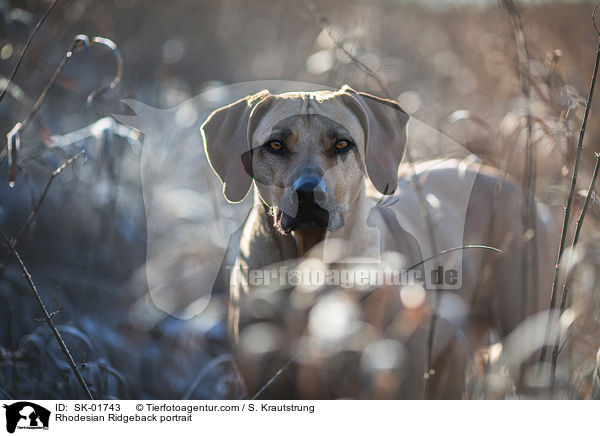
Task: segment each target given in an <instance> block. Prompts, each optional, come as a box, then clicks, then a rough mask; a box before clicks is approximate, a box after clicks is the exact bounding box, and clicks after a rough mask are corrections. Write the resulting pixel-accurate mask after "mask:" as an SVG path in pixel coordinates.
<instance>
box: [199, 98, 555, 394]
mask: <svg viewBox="0 0 600 436" xmlns="http://www.w3.org/2000/svg"><path fill="white" fill-rule="evenodd" d="M406 120H407V116H406V114H404V112H402V110H401V109H400V108H399V107H398V106H397V105H395V103H393V102H389V101H386V100H382V99H377V98H375V97H372V96H368V95H365V94H361V93H356V92H355V91H353V90H351V89H350V88H348V87H344V88H342V89H341V90H339V91H336V92H328V91H323V92H319V93H294V94H284V95H278V96H272V95H270V94H268V92H264V91H263V92H262V93H260V94H257V95H256V96H250V97H248V98H247V99H245V100H243V101H240V102H236V103H234V104H233V105H230V106H228V107H226V108H223V109H220V110H219V111H217V112H215V113H214V114H213V115H211V117H210V118H209V119H208V120H207V122H206V123H205V124H204V125H203V135H204V139H205V148H206V150H207V154H208V157H209V160H210V162H211V165H212V166H213V169H215V171H216V172H217V174H218V175H219V177H220V178H221V180H222V181H223V182H224V185H225V186H224V193H225V195H226V196H227V197H228V199H230V200H233V201H239V200H241V198H243V196H244V195H245V192H247V191H248V189H250V185H249V183H250V179H252V181H253V183H254V186H255V190H254V201H255V206H254V208H253V210H252V212H251V213H250V215H249V217H248V219H247V221H246V223H245V226H244V229H243V233H242V238H241V243H240V252H239V255H238V259H237V262H236V267H238V268H242V269H248V270H252V269H262V268H265V267H268V266H270V265H280V264H281V262H284V261H289V262H293V263H298V262H300V261H302V260H303V259H305V258H308V257H314V258H317V259H323V257H324V256H326V254H327V253H326V252H327V249H328V244H329V243H332V241H333V242H334V241H339V240H343V241H345V242H346V244H345V246H344V253H343V254H344V256H345V258H353V257H356V258H358V257H361V258H364V257H372V258H377V257H378V256H380V255H381V253H383V252H390V251H392V252H398V253H401V254H403V255H404V258H405V262H406V265H413V264H414V263H416V262H418V261H419V260H420V259H421V258H422V252H421V250H422V249H423V246H424V244H426V243H425V242H424V241H427V240H428V238H429V237H428V235H427V234H418V233H419V231H415V232H414V233H417V234H411V233H410V234H409V232H407V233H406V236H405V237H404V236H402V237H399V235H398V230H397V229H394V228H390V226H389V223H388V222H384V220H383V218H382V216H380V215H378V214H374V213H373V212H372V211H373V210H374V209H373V208H374V206H375V205H376V202H377V201H378V199H379V198H380V197H382V194H386V195H387V194H390V193H391V191H392V190H393V188H394V187H395V182H394V183H393V184H390V183H389V182H388V180H389V178H390V171H393V173H392V174H391V175H392V176H393V177H394V180H396V177H397V169H398V164H399V163H400V159H401V158H402V155H403V152H404V141H405V135H406V130H405V129H406ZM239 126H242V128H239ZM282 126H283V127H285V128H287V129H289V131H290V135H289V136H288V137H287V138H286V146H287V148H288V152H287V153H288V154H287V155H286V158H285V159H284V158H280V157H278V156H276V155H273V154H269V153H268V152H264V150H263V149H261V145H262V144H264V142H265V141H266V140H268V138H269V135H271V134H272V132H273V130H274V129H277V128H279V127H282ZM336 126H337V127H339V126H341V128H343V129H345V131H346V133H347V134H348V135H350V136H351V137H352V139H353V140H354V141H355V142H356V151H355V152H353V153H348V154H347V155H346V157H345V158H342V157H339V156H338V157H332V156H331V155H329V154H327V153H329V151H328V150H329V149H330V148H331V147H332V142H331V139H330V138H328V137H327V132H330V131H331V129H334V128H337V127H336ZM232 132H233V133H232ZM249 149H250V150H253V152H252V153H251V157H249V156H248V155H246V158H245V159H246V161H245V163H244V165H245V167H246V171H247V172H248V171H249V172H250V176H251V177H250V178H249V179H246V176H244V174H240V171H242V170H241V168H242V167H241V166H240V164H239V159H240V158H239V156H240V155H243V154H244V153H246V152H247V151H248V150H249ZM260 150H262V151H260ZM242 160H243V159H242ZM309 164H310V165H313V166H315V167H317V168H319V169H320V170H322V172H323V182H324V183H325V185H326V186H327V189H328V193H329V195H328V198H327V203H326V204H325V205H324V207H325V208H326V209H327V210H328V211H329V226H328V228H326V229H325V228H323V229H298V230H294V231H292V232H291V233H287V234H284V233H282V232H281V229H277V228H276V227H277V225H276V224H277V223H276V222H274V221H276V219H274V217H273V216H272V213H274V212H273V211H274V210H275V211H277V210H291V211H292V212H293V211H294V204H293V202H292V203H290V201H291V200H290V198H293V197H290V187H291V186H292V184H293V182H294V178H295V177H296V176H297V174H298V171H300V170H301V169H302V168H303V167H306V165H309ZM232 168H233V169H232ZM236 168H237V170H236ZM405 170H407V169H406V168H405ZM411 170H412V168H409V169H408V170H407V174H405V175H401V177H400V179H399V180H400V186H401V190H400V192H398V193H397V194H396V196H397V197H398V198H399V199H400V200H399V201H398V202H397V203H395V204H394V205H393V207H390V210H392V211H393V213H394V214H395V216H396V217H398V220H399V222H401V223H402V226H403V227H406V226H408V227H407V228H415V229H418V228H423V225H422V222H423V220H424V218H423V215H422V212H421V208H422V204H421V203H420V201H417V200H415V198H414V196H413V197H411V196H408V195H404V194H405V193H406V192H405V191H403V190H402V187H403V186H404V187H407V186H409V184H410V183H411V180H412V177H413V176H412V174H411ZM416 171H417V175H418V177H419V179H420V180H421V182H420V184H421V186H420V188H421V189H422V190H423V191H424V192H430V193H434V194H435V196H436V198H437V199H438V201H440V202H441V204H442V205H443V207H442V208H441V209H443V210H444V211H445V213H446V215H447V217H448V218H447V220H446V221H445V225H440V226H437V227H436V230H435V232H436V239H437V246H438V249H439V250H441V249H445V248H448V247H447V246H446V245H444V244H448V243H449V242H448V241H450V240H451V239H452V238H451V237H452V236H453V235H454V232H456V231H457V229H458V228H459V227H460V231H461V232H463V231H464V233H463V234H464V237H463V242H464V244H485V245H490V246H493V247H500V248H501V249H502V250H503V254H502V255H497V254H494V253H488V252H486V251H484V250H466V251H464V253H463V254H462V268H463V270H462V271H463V275H462V288H461V289H460V290H459V291H452V294H453V295H454V296H458V298H459V299H460V300H461V301H462V302H463V303H464V305H465V306H466V307H467V308H469V316H468V317H467V318H466V319H464V320H463V321H461V323H460V325H458V326H456V325H450V324H447V323H445V322H444V320H441V321H439V322H438V323H437V329H436V332H435V335H434V349H433V361H434V362H435V369H436V374H435V376H433V377H432V380H433V383H432V389H433V390H432V393H431V395H430V397H433V398H457V397H460V396H461V395H462V379H463V376H464V372H465V368H466V365H467V362H466V359H467V356H466V355H465V352H464V349H463V348H461V346H460V344H458V343H457V341H456V336H457V332H459V331H460V332H461V333H462V334H464V337H465V338H467V342H468V344H466V346H468V347H470V348H471V349H473V350H475V349H477V348H478V347H479V346H480V345H481V340H482V338H483V336H484V333H485V331H486V330H488V329H490V328H494V329H495V330H496V331H497V332H499V333H500V335H501V336H505V335H506V334H508V333H509V332H510V331H512V330H513V329H514V328H515V327H516V326H517V325H518V323H519V322H520V321H522V320H523V319H524V318H525V317H526V316H528V315H530V314H532V313H534V312H536V311H539V310H541V309H543V308H544V305H545V304H546V303H547V301H548V298H547V295H546V294H544V292H541V290H544V291H547V290H548V289H549V288H550V283H548V281H547V279H548V277H551V274H550V273H549V270H550V268H551V267H552V256H553V253H554V251H553V246H554V245H555V242H554V240H553V238H550V237H549V236H548V235H549V234H551V233H549V232H551V229H550V228H549V226H550V224H549V223H548V222H544V221H542V220H540V221H539V222H538V224H537V232H538V233H537V235H536V236H537V238H536V240H537V241H538V249H539V250H538V263H539V274H538V283H539V289H536V290H534V291H531V295H529V296H528V304H527V307H526V308H524V309H523V308H522V307H521V301H522V300H521V294H522V293H521V285H522V281H521V277H520V271H521V261H522V256H523V254H522V252H523V247H524V244H523V242H522V236H523V234H524V233H525V229H523V228H522V224H521V209H520V198H521V195H522V194H521V191H520V190H519V189H518V188H517V187H516V186H514V185H513V184H511V183H510V182H508V181H506V180H504V179H502V177H501V176H500V175H499V174H498V173H497V172H496V171H495V170H493V169H490V168H485V167H477V166H474V165H471V166H469V165H466V166H465V164H464V163H461V162H458V161H448V162H445V163H442V164H441V165H438V166H437V167H435V168H433V169H431V168H429V169H428V168H427V165H425V166H422V167H418V168H417V169H416ZM232 175H233V177H232ZM469 177H470V178H469ZM469 180H471V182H469ZM473 180H474V184H473V182H472V181H473ZM391 185H393V186H391ZM390 186H391V187H392V189H388V188H389V187H390ZM367 188H368V190H369V192H368V193H367ZM378 191H379V192H378ZM464 192H467V193H468V192H470V196H469V197H468V205H467V206H466V207H467V210H466V215H465V219H464V220H462V221H461V220H460V219H457V220H456V222H454V221H452V217H453V216H454V215H453V211H458V212H460V211H459V210H458V209H459V208H460V207H461V206H459V205H458V198H459V196H460V194H461V193H462V194H464ZM386 195H383V196H384V197H385V196H386ZM463 225H464V228H463ZM374 241H379V243H376V242H374ZM415 241H418V243H415ZM419 245H420V247H419ZM289 292H290V291H289V290H285V291H284V290H281V291H280V292H279V294H273V293H270V294H268V295H267V296H264V295H266V294H264V292H263V291H261V290H257V289H253V288H252V287H250V286H248V285H247V284H245V283H243V282H241V283H240V282H235V283H232V288H231V296H230V307H229V328H230V336H231V340H232V347H233V350H234V355H235V359H236V365H237V367H238V370H239V372H240V374H241V377H242V378H243V380H244V381H245V383H246V385H247V387H248V392H249V395H250V396H252V395H253V394H255V393H256V392H257V391H258V390H259V389H260V388H261V387H262V386H263V385H264V383H265V382H266V381H267V380H269V378H270V377H271V376H272V375H273V374H275V373H276V372H277V370H278V369H280V368H281V367H282V366H284V365H285V363H286V362H287V361H288V360H289V359H290V358H292V356H294V354H295V352H296V351H295V350H297V347H296V345H297V342H296V341H298V340H299V338H301V336H302V335H303V334H304V333H303V332H304V329H305V327H306V318H305V317H306V314H300V315H298V316H300V318H299V319H300V320H299V321H298V320H295V318H293V317H289V316H288V315H286V313H287V312H285V307H287V305H288V304H289V300H288V298H289V296H290V294H289ZM381 292H382V293H380V294H378V296H374V297H373V298H372V300H371V301H369V302H367V303H366V304H365V305H364V306H363V311H364V313H363V316H364V319H368V320H370V321H369V322H370V323H371V325H373V326H375V327H376V328H377V329H379V330H380V331H381V332H382V334H383V332H388V333H385V334H389V331H391V330H389V327H387V326H389V325H393V324H394V323H400V322H402V323H403V324H402V326H403V327H402V328H403V329H404V330H406V328H407V327H406V325H409V326H412V327H410V328H409V329H408V330H410V331H409V332H408V333H406V332H405V331H404V330H402V332H403V333H402V334H401V335H400V336H399V337H401V339H402V341H403V342H405V344H406V347H407V350H408V351H409V358H408V363H407V365H406V366H405V367H404V369H403V373H402V374H396V375H397V377H396V376H394V377H392V378H391V379H389V380H388V381H387V382H385V383H384V382H383V381H381V380H380V381H377V380H376V381H375V382H373V383H375V384H371V385H370V386H371V388H369V389H368V390H365V389H363V387H362V386H361V383H363V381H362V379H361V377H360V376H357V377H355V378H353V382H352V383H350V382H348V380H346V381H345V382H341V381H339V380H338V379H337V378H336V377H338V376H343V374H336V373H335V372H333V373H332V371H331V369H327V368H325V369H324V368H323V367H322V366H319V365H320V364H319V363H318V362H312V363H310V364H306V359H308V357H306V358H304V362H305V363H304V364H302V365H300V367H299V369H298V370H297V371H296V373H295V375H293V376H292V375H290V374H285V375H283V376H281V377H280V378H279V380H278V381H277V383H274V384H273V386H272V387H271V388H270V390H269V391H268V392H267V393H266V394H265V395H266V396H270V397H279V398H282V397H283V398H286V397H287V398H291V397H301V398H306V397H310V398H335V397H339V396H343V395H348V396H357V397H362V398H373V397H375V398H389V397H393V398H398V397H399V398H423V397H424V395H425V393H424V389H423V388H424V383H423V371H424V369H425V356H426V354H427V352H426V343H425V342H426V336H427V334H426V332H427V328H428V325H429V323H428V320H429V319H430V318H429V317H428V314H429V313H430V311H429V310H428V309H426V308H422V309H418V310H417V309H415V310H405V309H403V308H402V305H401V304H400V303H399V299H398V296H397V295H398V294H397V292H395V291H392V290H390V289H387V290H386V289H383V290H382V291H381ZM442 294H443V292H442ZM273 295H276V297H274V296H273ZM349 295H350V297H349V298H354V297H353V296H352V295H351V294H349ZM374 295H375V294H374ZM386 295H387V297H385V296H386ZM431 295H433V293H431ZM431 295H429V297H430V298H429V302H430V303H432V301H433V300H432V298H433V297H432V296H431ZM256 296H260V298H263V296H264V298H267V299H276V300H277V304H274V305H272V308H275V309H274V311H275V313H273V310H272V311H271V312H270V314H269V316H270V318H269V324H268V328H269V329H271V328H273V326H274V330H273V331H271V333H269V334H270V337H272V338H275V339H274V340H276V341H277V342H276V343H277V349H276V350H275V351H272V352H271V353H270V354H269V355H270V356H271V357H270V358H268V359H265V358H264V356H262V357H261V356H256V355H253V354H252V353H248V352H247V350H245V349H244V347H241V346H240V336H241V335H243V334H244V330H245V329H247V328H248V327H249V326H253V325H254V326H256V325H257V323H263V324H264V321H265V318H264V316H263V317H262V318H261V317H259V318H261V319H257V315H256V310H255V307H254V304H255V303H256V298H258V297H256ZM382 296H384V297H385V298H384V299H383V300H381V298H382ZM441 298H442V299H444V298H445V297H444V295H442V296H441ZM382 301H385V303H382ZM382 304H383V305H382ZM394 307H395V308H396V309H394V310H393V311H392V312H390V310H391V308H394ZM309 309H310V307H309V308H307V309H306V310H307V311H308V310H309ZM293 313H295V312H293ZM373 314H376V315H375V316H374V315H373ZM386 314H387V315H386ZM265 316H266V315H265ZM386 316H390V317H391V318H390V320H389V322H388V321H386V322H385V323H384V322H383V319H384V318H386ZM303 317H304V318H303ZM399 320H400V321H399ZM382 323H383V324H382ZM390 323H391V324H390ZM261 326H262V324H261ZM265 328H267V327H266V326H265ZM386 329H387V330H386ZM265 331H266V330H265ZM394 334H397V333H392V336H393V335H394ZM394 337H395V336H394ZM307 354H308V353H307ZM323 374H327V376H323ZM324 377H325V378H324ZM382 380H383V379H382ZM370 383H371V382H370ZM381 383H383V384H381ZM386 383H389V384H386ZM299 384H300V385H302V386H300V385H299ZM382 386H383V387H382ZM385 386H388V387H387V388H386V387H385ZM390 386H391V387H390Z"/></svg>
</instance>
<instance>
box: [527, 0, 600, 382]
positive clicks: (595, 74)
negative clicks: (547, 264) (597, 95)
mask: <svg viewBox="0 0 600 436" xmlns="http://www.w3.org/2000/svg"><path fill="white" fill-rule="evenodd" d="M598 4H600V3H598ZM598 4H596V6H595V7H594V11H593V12H592V21H593V23H594V29H595V30H596V33H598V36H600V32H598V28H597V27H596V21H595V18H594V15H595V12H596V9H597V8H598ZM599 64H600V38H599V39H598V48H597V50H596V62H595V64H594V72H593V73H592V83H591V84H590V89H589V93H588V98H587V101H586V106H585V114H584V116H583V122H582V123H581V130H580V131H579V139H578V142H577V150H576V155H575V164H574V166H573V176H572V178H571V187H570V188H569V196H568V197H567V206H566V207H565V215H564V219H563V225H562V232H561V235H560V245H559V248H558V255H557V257H556V266H555V268H554V280H553V282H552V294H551V296H550V312H549V314H548V325H547V326H546V336H545V340H544V343H548V339H549V335H550V327H551V325H552V321H553V320H552V316H553V315H552V314H553V309H554V308H555V306H556V294H557V292H556V290H557V287H558V272H559V266H560V258H561V256H562V254H563V252H564V250H565V243H566V239H567V230H568V228H569V217H570V215H571V206H572V203H573V197H574V195H575V187H576V185H577V171H578V170H579V160H580V156H581V150H582V149H583V138H584V136H585V129H586V126H587V121H588V117H589V114H590V109H591V107H592V101H593V98H594V89H595V87H596V79H597V77H598V65H599ZM545 359H546V347H543V348H542V353H541V355H540V360H539V366H538V374H539V373H540V371H541V368H542V363H543V362H544V360H545Z"/></svg>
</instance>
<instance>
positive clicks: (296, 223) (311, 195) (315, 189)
mask: <svg viewBox="0 0 600 436" xmlns="http://www.w3.org/2000/svg"><path fill="white" fill-rule="evenodd" d="M290 196H291V198H290V200H291V201H292V202H293V203H294V204H295V205H297V206H298V209H297V212H296V216H294V217H292V216H290V215H288V214H287V213H285V212H282V214H283V215H282V217H281V227H282V228H283V230H284V231H285V232H291V231H292V230H298V229H306V228H321V229H325V228H327V225H328V223H329V212H328V211H327V210H326V209H324V208H323V207H322V205H325V204H326V202H327V186H326V185H325V183H324V182H323V179H322V178H321V176H320V175H319V173H318V172H317V171H316V170H314V169H308V170H304V171H302V172H301V173H300V175H299V176H298V178H296V180H295V181H294V183H293V184H292V189H291V191H290Z"/></svg>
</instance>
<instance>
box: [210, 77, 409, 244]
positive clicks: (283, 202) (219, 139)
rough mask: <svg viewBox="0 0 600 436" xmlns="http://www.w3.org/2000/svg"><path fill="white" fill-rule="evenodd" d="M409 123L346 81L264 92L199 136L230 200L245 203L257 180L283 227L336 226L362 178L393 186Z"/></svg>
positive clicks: (387, 103)
mask: <svg viewBox="0 0 600 436" xmlns="http://www.w3.org/2000/svg"><path fill="white" fill-rule="evenodd" d="M407 121H408V115H407V114H406V113H405V112H404V111H403V110H402V109H401V108H400V106H399V105H398V104H397V103H395V102H393V101H391V100H385V99H381V98H378V97H374V96H372V95H369V94H365V93H360V92H356V91H354V90H352V89H351V88H349V87H348V86H343V87H342V88H341V89H339V90H338V91H335V92H331V91H319V92H298V93H286V94H279V95H273V94H270V93H269V92H268V91H261V92H259V93H257V94H254V95H250V96H248V97H246V98H244V99H242V100H239V101H237V102H235V103H233V104H230V105H229V106H225V107H223V108H221V109H218V110H216V111H215V112H213V113H212V114H211V115H210V117H209V118H208V119H207V120H206V122H205V123H204V124H203V125H202V135H203V138H204V147H205V151H206V154H207V156H208V159H209V161H210V164H211V166H212V168H213V170H214V171H215V172H216V173H217V175H218V176H219V178H220V180H221V182H222V183H223V193H224V195H225V197H226V198H227V200H229V201H231V202H239V201H241V200H243V199H244V197H245V196H246V195H247V194H248V191H249V190H250V187H251V184H252V181H253V180H254V182H255V184H256V187H257V189H258V194H259V196H260V198H261V199H262V200H263V201H264V202H265V203H266V204H267V205H268V206H270V207H271V208H272V211H273V213H274V216H275V224H276V226H277V228H278V229H279V230H280V231H282V232H285V233H288V232H290V231H292V230H297V229H303V228H321V229H325V228H327V229H329V230H330V231H335V230H337V229H339V228H340V227H341V226H343V224H344V217H345V215H346V214H347V213H348V212H349V211H350V209H351V207H352V203H353V202H354V201H355V200H356V198H357V196H358V195H359V193H360V192H361V189H362V183H363V178H364V177H365V175H366V176H368V178H369V179H370V181H371V182H372V184H373V185H374V186H375V188H376V189H377V190H378V191H379V192H381V193H383V194H388V195H389V194H392V193H393V192H394V191H395V190H396V187H397V171H398V165H399V164H400V161H401V160H402V156H403V154H404V149H405V145H406V123H407Z"/></svg>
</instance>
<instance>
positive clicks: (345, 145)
mask: <svg viewBox="0 0 600 436" xmlns="http://www.w3.org/2000/svg"><path fill="white" fill-rule="evenodd" d="M349 146H350V142H348V141H346V140H345V139H340V140H339V141H338V142H336V143H335V148H336V149H338V150H344V149H346V148H348V147H349Z"/></svg>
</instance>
